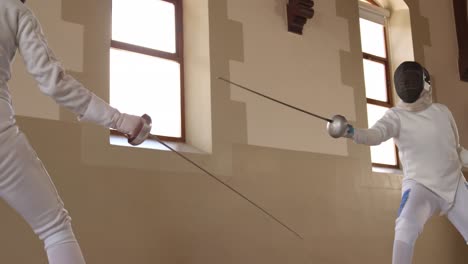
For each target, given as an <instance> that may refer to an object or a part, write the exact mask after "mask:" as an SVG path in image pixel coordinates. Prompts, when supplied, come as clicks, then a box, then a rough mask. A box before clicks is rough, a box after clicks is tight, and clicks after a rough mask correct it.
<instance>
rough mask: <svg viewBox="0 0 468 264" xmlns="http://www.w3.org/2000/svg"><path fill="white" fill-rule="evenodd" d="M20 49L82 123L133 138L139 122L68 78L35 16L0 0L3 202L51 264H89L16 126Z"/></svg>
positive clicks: (45, 86)
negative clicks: (14, 93) (12, 82)
mask: <svg viewBox="0 0 468 264" xmlns="http://www.w3.org/2000/svg"><path fill="white" fill-rule="evenodd" d="M17 49H19V51H20V53H21V55H22V57H23V59H24V62H25V65H26V68H27V70H28V72H29V73H30V74H31V75H33V76H34V78H35V79H36V81H37V82H38V85H39V88H40V90H41V91H42V92H43V93H44V94H46V95H48V96H50V97H52V98H53V99H54V100H55V101H56V102H57V103H59V104H60V105H62V106H65V107H67V108H68V109H70V110H71V111H72V112H74V113H75V114H76V115H77V116H78V117H79V119H80V120H83V121H91V122H94V123H96V124H99V125H102V126H105V127H111V128H115V129H117V130H119V131H120V132H123V133H126V134H130V135H131V134H132V133H134V132H135V128H136V126H137V124H138V123H139V122H141V121H140V118H139V117H135V116H131V115H127V114H121V113H120V112H119V111H118V110H117V109H115V108H112V107H110V106H109V105H108V104H107V103H105V102H104V101H103V100H101V99H100V98H98V97H97V96H95V95H94V94H93V93H91V92H90V91H89V90H87V89H86V88H84V87H83V86H82V85H81V84H80V83H79V82H78V81H76V80H75V79H73V78H72V77H71V76H70V75H68V74H66V73H65V70H64V68H63V67H62V66H61V65H60V63H59V62H58V61H57V59H56V58H55V56H54V54H53V52H52V51H51V50H50V49H49V47H48V45H47V42H46V40H45V37H44V35H43V33H42V30H41V27H40V25H39V22H38V21H37V19H36V18H35V17H34V15H33V14H32V12H31V11H30V10H29V9H28V8H27V7H26V6H25V5H24V4H22V3H21V2H20V1H19V0H0V146H1V147H0V197H1V198H2V199H4V200H5V201H6V202H7V203H8V204H9V205H10V206H11V207H13V208H14V209H15V210H16V211H17V212H18V213H19V214H20V215H21V216H22V217H23V218H24V219H25V220H26V221H27V222H28V223H29V225H30V226H31V227H32V229H33V230H34V232H35V233H36V234H37V235H38V236H39V238H40V239H42V240H43V241H44V244H45V249H46V251H47V256H48V259H49V263H51V264H82V263H85V261H84V259H83V256H82V254H81V250H80V247H79V246H78V243H77V241H76V239H75V236H74V234H73V231H72V228H71V225H70V221H71V219H70V217H69V215H68V212H67V211H66V210H65V209H64V206H63V203H62V201H61V199H60V197H59V195H58V194H57V191H56V189H55V187H54V185H53V184H52V181H51V179H50V177H49V175H48V174H47V172H46V170H45V169H44V166H43V165H42V163H41V161H40V160H39V158H38V157H37V155H36V153H35V151H34V150H33V149H32V148H31V146H30V145H29V143H28V141H27V139H26V137H25V136H24V134H23V133H21V132H20V130H19V129H18V127H17V126H16V123H15V119H14V111H13V108H12V106H11V105H12V104H11V98H10V92H9V90H8V86H7V82H8V80H9V79H10V77H11V73H10V65H11V62H12V61H13V59H14V57H15V53H16V50H17ZM0 255H1V254H0ZM0 262H2V261H1V260H0Z"/></svg>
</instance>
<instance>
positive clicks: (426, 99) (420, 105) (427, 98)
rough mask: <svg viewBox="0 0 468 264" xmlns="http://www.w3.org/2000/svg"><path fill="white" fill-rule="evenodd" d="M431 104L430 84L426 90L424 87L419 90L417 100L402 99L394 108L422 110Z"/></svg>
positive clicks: (413, 110)
mask: <svg viewBox="0 0 468 264" xmlns="http://www.w3.org/2000/svg"><path fill="white" fill-rule="evenodd" d="M431 104H432V86H429V88H428V89H427V90H426V89H424V90H423V91H422V92H421V95H420V96H419V98H418V100H416V101H415V102H413V103H405V102H403V101H399V102H398V103H397V105H396V108H399V109H402V110H406V111H410V112H419V111H422V110H425V109H426V108H428V107H429V106H431Z"/></svg>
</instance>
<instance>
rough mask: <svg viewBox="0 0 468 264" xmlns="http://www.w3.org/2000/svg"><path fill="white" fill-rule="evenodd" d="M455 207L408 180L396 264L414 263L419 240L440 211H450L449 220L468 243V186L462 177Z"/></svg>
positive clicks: (398, 223)
mask: <svg viewBox="0 0 468 264" xmlns="http://www.w3.org/2000/svg"><path fill="white" fill-rule="evenodd" d="M450 206H451V205H450V204H449V203H448V202H447V201H445V200H444V199H442V198H441V197H440V196H438V195H436V194H435V193H433V192H432V191H430V190H429V189H427V188H426V187H424V186H423V185H421V184H419V183H417V182H415V181H406V182H404V183H403V188H402V201H401V205H400V210H399V212H398V218H397V220H396V226H395V242H394V248H393V264H411V261H412V256H413V248H414V244H415V242H416V239H417V238H418V236H419V235H420V234H421V232H422V231H423V228H424V224H425V223H426V222H427V220H428V219H429V218H430V217H431V216H432V215H434V214H435V213H436V212H446V215H447V218H448V219H449V220H450V222H451V223H452V224H453V225H454V226H455V228H456V229H457V230H458V231H459V232H460V234H461V235H462V236H463V238H464V239H465V241H468V184H467V183H466V182H465V179H464V178H463V177H460V183H459V184H458V189H457V193H456V196H455V201H454V203H453V205H452V207H450Z"/></svg>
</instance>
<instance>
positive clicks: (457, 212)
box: [447, 178, 468, 244]
mask: <svg viewBox="0 0 468 264" xmlns="http://www.w3.org/2000/svg"><path fill="white" fill-rule="evenodd" d="M447 217H448V219H449V220H450V222H452V224H453V225H454V226H455V228H457V230H458V232H460V234H461V235H462V236H463V238H464V239H465V241H466V242H467V244H468V183H466V182H465V180H464V179H463V178H460V183H459V184H458V189H457V194H456V196H455V202H454V204H453V207H452V208H451V209H450V210H449V211H448V212H447Z"/></svg>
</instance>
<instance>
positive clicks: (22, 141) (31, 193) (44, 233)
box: [0, 126, 85, 264]
mask: <svg viewBox="0 0 468 264" xmlns="http://www.w3.org/2000/svg"><path fill="white" fill-rule="evenodd" d="M0 145H1V149H0V195H1V197H2V198H3V199H4V200H5V201H6V202H7V203H8V204H9V205H10V206H11V207H13V208H14V209H15V210H16V211H17V212H18V213H19V214H20V215H21V216H22V217H23V218H24V219H25V220H26V221H27V222H28V223H29V225H30V226H31V227H32V229H33V230H34V232H35V233H36V234H37V235H38V236H39V238H40V239H41V240H43V241H44V246H45V249H46V251H47V256H48V259H49V263H50V264H64V263H67V264H83V263H85V261H84V259H83V256H82V254H81V250H80V247H79V246H78V243H77V241H76V239H75V236H74V234H73V231H72V228H71V224H70V221H71V219H70V217H69V215H68V212H67V211H66V210H65V208H64V206H63V202H62V200H61V199H60V197H59V195H58V193H57V191H56V189H55V186H54V185H53V183H52V181H51V179H50V177H49V175H48V174H47V171H46V170H45V169H44V166H43V165H42V162H41V161H40V160H39V158H38V157H37V155H36V153H35V151H34V150H33V149H32V147H31V146H30V145H29V142H28V141H27V139H26V137H25V136H24V135H23V134H22V133H21V132H19V131H18V128H17V127H16V126H13V127H11V128H9V129H7V131H4V132H2V133H0Z"/></svg>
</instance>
